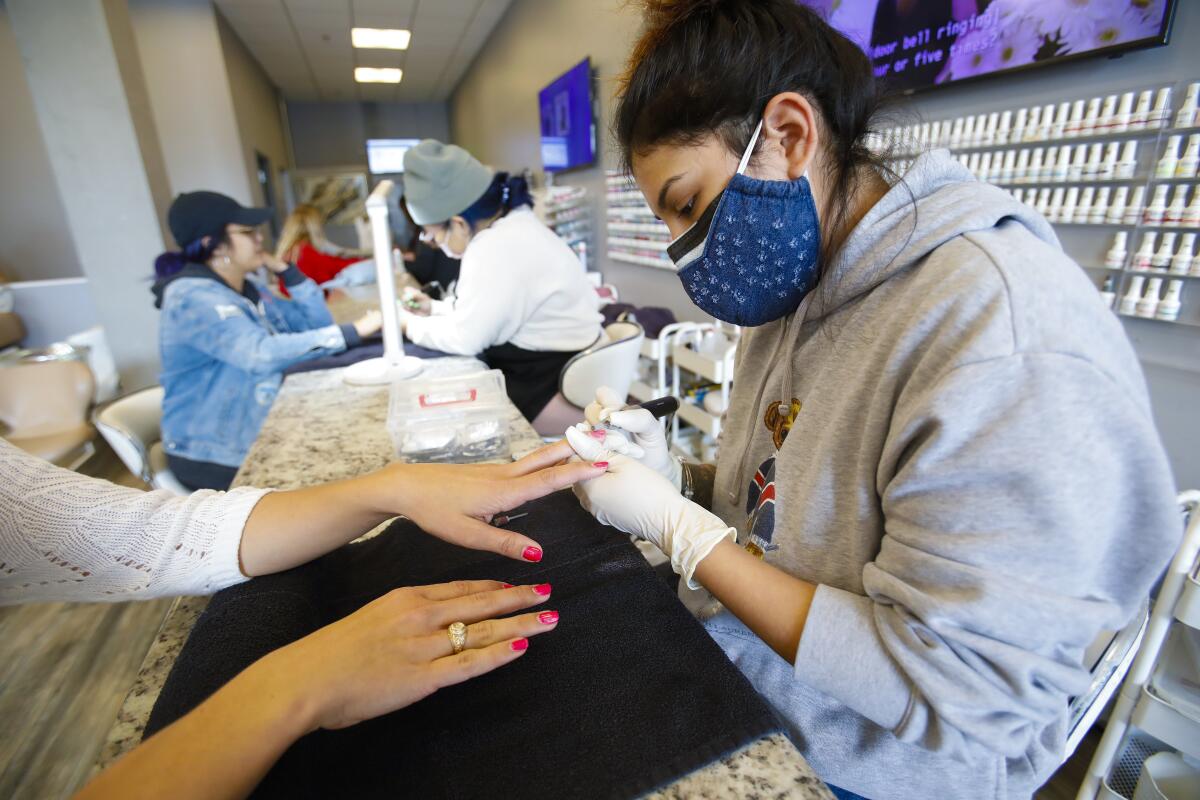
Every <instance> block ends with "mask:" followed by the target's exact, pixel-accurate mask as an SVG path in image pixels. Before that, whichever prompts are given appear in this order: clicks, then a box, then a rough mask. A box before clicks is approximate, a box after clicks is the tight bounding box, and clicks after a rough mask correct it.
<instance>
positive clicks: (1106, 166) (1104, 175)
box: [1096, 142, 1121, 181]
mask: <svg viewBox="0 0 1200 800" xmlns="http://www.w3.org/2000/svg"><path fill="white" fill-rule="evenodd" d="M1120 157H1121V143H1120V142H1109V144H1108V149H1107V150H1105V151H1104V161H1103V162H1102V163H1101V164H1100V172H1099V173H1097V175H1096V180H1098V181H1111V180H1112V179H1113V178H1115V177H1116V176H1117V159H1119V158H1120Z"/></svg>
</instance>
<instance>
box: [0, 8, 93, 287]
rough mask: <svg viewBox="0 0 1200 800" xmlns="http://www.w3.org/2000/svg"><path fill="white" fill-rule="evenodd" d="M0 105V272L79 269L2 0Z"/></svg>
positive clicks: (39, 274) (69, 273) (16, 275)
mask: <svg viewBox="0 0 1200 800" xmlns="http://www.w3.org/2000/svg"><path fill="white" fill-rule="evenodd" d="M0 109H3V111H2V112H0V278H7V279H9V280H14V281H17V280H22V281H31V280H41V279H50V278H68V277H73V276H78V275H82V274H83V268H82V267H81V266H80V264H79V256H78V255H76V253H75V246H74V244H73V243H72V242H71V237H70V235H69V234H68V233H67V228H66V225H65V224H64V222H63V219H64V215H65V214H66V212H65V210H64V209H63V204H62V198H61V197H60V196H59V194H58V186H57V185H56V184H55V182H54V173H53V172H51V170H50V156H49V155H48V154H47V153H46V145H45V144H43V142H42V131H41V129H40V128H39V127H38V121H37V115H36V114H35V112H34V108H33V97H32V95H30V93H29V85H28V83H27V82H26V80H25V67H24V65H23V64H22V63H21V54H20V52H19V51H18V50H17V40H16V39H15V38H14V37H13V32H12V26H11V25H10V24H9V20H8V11H7V9H6V8H5V6H4V3H3V2H2V0H0Z"/></svg>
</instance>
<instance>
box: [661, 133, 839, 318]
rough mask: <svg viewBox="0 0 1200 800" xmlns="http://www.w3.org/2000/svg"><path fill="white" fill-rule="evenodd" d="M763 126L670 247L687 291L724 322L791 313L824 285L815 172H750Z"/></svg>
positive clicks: (702, 307)
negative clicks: (764, 176) (768, 175)
mask: <svg viewBox="0 0 1200 800" xmlns="http://www.w3.org/2000/svg"><path fill="white" fill-rule="evenodd" d="M761 131H762V122H759V123H758V127H757V128H755V129H754V135H753V136H752V137H750V144H749V145H748V146H747V147H746V152H745V153H743V154H742V160H741V162H740V163H739V164H738V168H737V172H735V173H734V175H733V178H732V179H730V181H729V185H728V186H726V187H725V189H724V191H722V192H721V193H720V194H719V195H717V196H716V197H715V198H714V199H713V201H712V202H711V203H709V205H708V208H706V209H705V210H704V213H703V214H702V215H701V216H700V219H698V220H696V222H695V224H694V225H692V226H691V227H690V228H688V229H687V230H686V231H684V232H683V233H682V234H681V235H680V236H679V238H677V239H675V240H674V241H673V242H671V244H670V245H669V246H668V247H667V255H668V256H670V258H671V260H672V261H674V262H675V269H676V272H677V273H678V274H679V280H680V281H682V282H683V288H684V290H685V291H686V292H687V294H688V297H690V298H691V299H692V302H693V303H695V304H696V305H697V306H698V307H699V308H700V309H701V310H702V311H705V312H707V313H709V314H711V315H713V316H714V317H716V318H717V319H719V320H722V321H723V322H730V323H732V324H734V325H744V326H748V327H753V326H756V325H765V324H766V323H768V322H772V321H774V320H777V319H780V318H782V317H785V316H787V315H788V314H790V313H791V312H792V311H794V310H795V309H796V307H797V306H798V305H800V301H801V300H803V299H804V296H805V295H806V294H808V293H809V292H810V291H812V288H813V287H814V286H815V285H816V283H817V261H818V256H819V254H820V252H821V232H820V229H819V228H818V226H817V205H816V203H815V202H814V200H813V195H812V188H811V187H810V186H809V184H808V178H806V177H804V176H801V177H800V178H799V179H797V180H794V181H765V180H761V179H759V178H750V177H747V176H746V175H745V171H746V165H747V164H748V163H749V161H750V154H751V153H753V152H754V144H755V142H757V141H758V134H759V133H760V132H761Z"/></svg>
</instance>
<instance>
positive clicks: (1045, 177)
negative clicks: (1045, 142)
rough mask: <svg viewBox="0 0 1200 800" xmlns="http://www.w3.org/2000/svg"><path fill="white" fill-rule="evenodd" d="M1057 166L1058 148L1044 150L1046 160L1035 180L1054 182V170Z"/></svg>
mask: <svg viewBox="0 0 1200 800" xmlns="http://www.w3.org/2000/svg"><path fill="white" fill-rule="evenodd" d="M1057 166H1058V148H1057V147H1051V148H1049V149H1047V150H1046V160H1045V161H1044V162H1043V163H1042V172H1041V174H1040V175H1038V177H1037V180H1040V181H1052V180H1054V170H1055V169H1056V168H1057Z"/></svg>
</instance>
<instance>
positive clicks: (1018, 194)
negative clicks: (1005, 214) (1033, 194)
mask: <svg viewBox="0 0 1200 800" xmlns="http://www.w3.org/2000/svg"><path fill="white" fill-rule="evenodd" d="M1009 194H1010V195H1012V199H1013V200H1016V201H1017V202H1018V203H1024V202H1025V190H1024V189H1013V190H1012V191H1011V192H1009Z"/></svg>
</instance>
